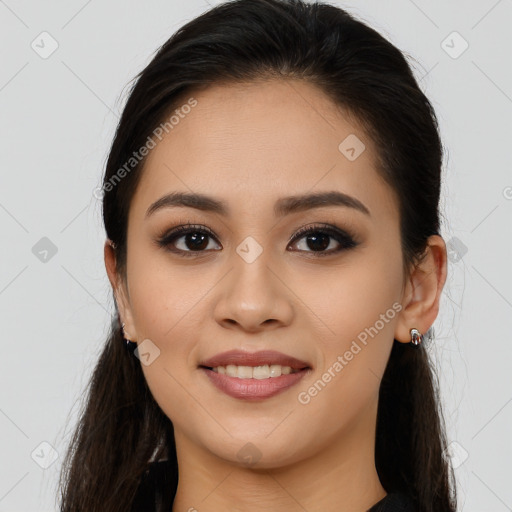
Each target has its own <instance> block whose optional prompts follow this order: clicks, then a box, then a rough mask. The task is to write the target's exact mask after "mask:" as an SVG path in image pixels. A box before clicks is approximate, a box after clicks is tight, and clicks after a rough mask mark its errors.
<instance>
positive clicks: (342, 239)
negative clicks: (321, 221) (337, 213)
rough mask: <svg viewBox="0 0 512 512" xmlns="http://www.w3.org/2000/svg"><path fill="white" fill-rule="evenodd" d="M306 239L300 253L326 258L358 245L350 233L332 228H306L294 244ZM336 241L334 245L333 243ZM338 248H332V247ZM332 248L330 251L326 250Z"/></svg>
mask: <svg viewBox="0 0 512 512" xmlns="http://www.w3.org/2000/svg"><path fill="white" fill-rule="evenodd" d="M302 239H305V242H304V243H303V244H302V248H299V249H298V250H299V251H304V252H312V253H314V254H315V255H316V256H324V255H329V254H334V253H338V252H340V251H342V250H346V249H351V248H353V247H355V246H356V245H357V243H356V242H355V240H354V238H353V237H352V236H351V235H349V234H348V233H346V232H344V231H342V230H340V229H338V228H333V227H331V226H313V227H306V228H303V229H301V230H299V232H298V233H297V234H296V235H295V237H294V239H293V242H295V241H296V240H302ZM333 239H334V243H333ZM336 243H337V244H338V246H337V247H334V248H332V247H331V246H332V245H334V246H336ZM329 247H331V249H330V250H328V251H327V250H326V249H328V248H329Z"/></svg>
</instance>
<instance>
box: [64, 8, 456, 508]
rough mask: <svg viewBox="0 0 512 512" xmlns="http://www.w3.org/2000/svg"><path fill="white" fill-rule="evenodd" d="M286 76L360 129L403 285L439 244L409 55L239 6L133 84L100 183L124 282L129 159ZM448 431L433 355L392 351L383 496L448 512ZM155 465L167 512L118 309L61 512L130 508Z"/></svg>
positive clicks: (165, 447)
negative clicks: (232, 99)
mask: <svg viewBox="0 0 512 512" xmlns="http://www.w3.org/2000/svg"><path fill="white" fill-rule="evenodd" d="M283 78H294V79H300V80H306V81H308V82H309V83H312V84H315V85H317V86H318V87H319V88H320V89H321V90H322V91H323V92H324V93H325V94H326V95H328V96H329V98H331V99H332V100H333V101H334V102H335V103H336V104H338V105H339V106H341V107H343V108H344V109H346V111H348V112H350V113H352V114H353V115H354V116H355V118H356V119H357V120H359V122H361V123H362V125H363V126H364V128H365V130H366V131H367V133H368V135H369V136H370V137H371V138H372V140H373V141H374V143H375V144H376V147H377V151H378V158H379V167H378V172H379V173H380V175H381V176H382V177H383V179H384V180H385V181H386V182H387V183H388V184H389V185H390V187H391V188H392V189H393V190H394V192H395V194H396V198H397V201H398V204H399V212H400V231H401V244H402V252H403V261H404V275H407V272H408V271H410V269H411V268H412V265H414V264H416V263H417V262H418V261H420V260H421V257H422V255H424V254H425V249H426V242H427V238H428V237H429V236H430V235H433V234H440V233H439V227H440V226H439V223H440V220H439V219H440V215H439V206H438V205H439V195H440V187H441V167H442V159H443V148H442V144H441V141H440V137H439V129H438V124H437V119H436V116H435V113H434V110H433V108H432V105H431V103H430V102H429V101H428V99H427V98H426V97H425V95H424V94H423V93H422V91H421V90H420V88H419V86H418V83H417V81H416V80H415V78H414V76H413V73H412V71H411V68H410V67H409V65H408V63H407V61H406V59H405V58H404V55H403V54H402V53H401V52H400V51H399V50H398V49H397V48H396V47H395V46H393V45H392V44H391V43H390V42H389V41H387V40H386V39H385V38H384V37H382V36H381V35H380V34H379V33H377V32H376V31H375V30H373V29H372V28H370V27H368V26H367V25H365V24H364V23H362V22H360V21H358V20H357V19H355V18H354V17H353V16H352V15H350V14H349V13H347V12H345V11H344V10H342V9H340V8H338V7H335V6H331V5H328V4H324V3H306V2H305V1H302V0H233V1H230V2H227V3H225V4H222V5H219V6H217V7H215V8H213V9H210V10H209V11H207V12H205V13H204V14H202V15H201V16H199V17H197V18H196V19H194V20H192V21H190V22H189V23H187V24H186V25H184V26H183V27H182V28H181V29H179V30H178V31H177V32H176V33H175V34H174V35H173V36H172V37H171V38H170V39H169V40H168V41H167V42H166V43H165V44H163V46H162V47H161V48H160V49H159V50H158V52H157V53H156V55H155V56H154V58H153V59H152V61H151V62H150V64H149V65H148V66H147V67H146V68H145V69H144V70H143V71H142V72H140V73H139V74H138V75H137V76H136V77H135V78H134V84H133V86H132V88H131V90H130V94H129V98H128V100H127V103H126V106H125V108H124V111H123V113H122V116H121V119H120V121H119V124H118V127H117V131H116V134H115V138H114V140H113V143H112V147H111V150H110V154H109V158H108V161H107V165H106V170H105V175H104V178H103V192H104V195H103V218H104V223H105V229H106V233H107V236H108V238H109V239H110V240H112V241H113V242H114V243H115V246H116V248H115V250H116V261H117V271H118V274H119V276H120V277H121V278H123V279H126V272H125V271H126V233H127V219H128V211H129V208H130V202H131V198H132V197H133V194H134V192H135V190H136V187H137V183H138V180H139V179H140V176H141V172H142V169H143V165H144V159H141V160H140V161H137V162H131V160H130V158H131V157H132V155H133V153H134V152H137V151H138V150H139V149H140V148H141V147H143V146H144V145H145V144H147V141H148V140H149V138H153V139H155V129H156V128H157V127H158V126H160V125H161V124H162V123H164V122H165V120H166V119H168V118H169V116H170V115H172V112H173V111H174V110H175V109H177V108H178V107H179V106H180V105H183V104H185V103H186V102H187V100H188V99H190V98H191V97H192V93H193V92H194V90H198V89H199V88H203V87H208V85H209V84H219V83H234V82H238V83H242V82H249V81H255V80H267V79H283ZM127 162H131V164H130V165H129V166H128V167H127V165H126V164H127ZM132 164H133V165H132ZM123 168H124V170H125V172H120V169H123ZM418 191H420V193H418ZM114 302H115V301H114ZM444 429H445V427H444V420H443V416H442V410H441V405H440V397H439V391H438V380H437V377H436V376H435V372H434V369H433V365H432V364H431V361H430V360H429V355H428V352H426V351H425V348H424V347H422V346H420V348H419V349H418V350H414V349H411V347H410V346H407V345H406V344H403V343H399V342H398V341H396V340H395V341H394V344H393V348H392V351H391V354H390V358H389V362H388V365H387V367H386V370H385V373H384V376H383V379H382V382H381V385H380V395H379V406H378V413H377V433H376V448H375V463H376V468H377V472H378V475H379V478H380V480H381V483H382V485H383V487H384V488H385V489H386V491H387V492H388V493H390V492H394V491H399V492H403V493H405V494H407V495H409V496H410V497H411V498H412V500H413V502H414V504H415V507H416V510H418V511H419V512H455V510H456V492H455V478H454V474H453V469H452V467H451V466H450V460H449V458H447V457H445V455H444V454H445V452H446V444H447V443H446V434H445V430H444ZM160 459H168V461H169V464H168V472H167V474H166V479H167V480H166V481H165V482H162V486H161V487H162V488H160V489H157V490H156V493H157V496H158V503H159V504H158V507H157V510H161V511H163V510H170V507H171V506H172V502H173V499H174V494H175V490H176V486H177V481H178V467H177V460H176V451H175V444H174V432H173V425H172V423H171V421H170V420H169V418H168V417H167V416H166V415H165V414H164V413H163V412H162V410H161V409H160V407H159V406H158V404H157V403H156V402H155V400H154V398H153V397H152V394H151V392H150V390H149V388H148V386H147V384H146V381H145V378H144V375H143V373H142V370H141V365H140V362H139V361H138V360H137V359H136V358H135V357H133V355H130V354H129V353H128V351H127V350H126V349H125V346H124V343H123V337H122V333H121V330H120V325H119V313H118V310H117V306H116V316H115V317H114V318H113V320H112V324H111V331H110V333H109V336H108V339H107V340H106V343H105V346H104V348H103V351H102V353H101V356H100V358H99V361H98V363H97V366H96V368H95V369H94V372H93V375H92V378H91V382H90V387H89V390H88V394H87V397H86V401H85V402H84V405H83V408H82V411H81V416H80V420H79V424H78V426H77V427H76V430H75V431H74V434H73V436H72V439H71V441H70V445H69V449H68V452H67V454H66V458H65V461H64V464H63V467H62V472H61V480H60V493H61V510H62V511H63V512H75V511H87V512H92V511H99V510H101V511H102V512H107V511H109V512H114V511H123V512H126V511H127V510H131V507H133V505H134V499H135V496H136V493H137V489H138V488H139V486H140V484H141V482H142V481H143V479H144V477H145V475H147V470H148V468H149V467H150V466H151V462H152V461H155V460H160Z"/></svg>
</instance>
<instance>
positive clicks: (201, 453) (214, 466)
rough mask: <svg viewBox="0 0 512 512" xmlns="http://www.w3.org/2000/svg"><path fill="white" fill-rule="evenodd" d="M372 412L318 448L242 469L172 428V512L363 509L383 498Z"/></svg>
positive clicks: (373, 407)
mask: <svg viewBox="0 0 512 512" xmlns="http://www.w3.org/2000/svg"><path fill="white" fill-rule="evenodd" d="M376 412H377V402H375V403H372V404H371V407H370V408H369V409H368V411H367V412H365V413H364V414H362V415H360V416H359V417H358V421H357V423H356V424H353V425H350V426H346V428H345V429H344V431H343V432H336V433H334V435H333V436H331V438H330V439H327V442H326V443H325V446H323V447H322V449H321V450H317V451H315V453H313V454H310V455H309V456H305V457H302V458H301V459H300V460H297V461H295V462H293V464H288V465H286V466H279V467H269V466H270V464H266V465H265V467H256V466H257V465H256V466H255V467H241V466H240V465H239V464H237V463H235V462H231V461H228V460H225V459H221V458H219V457H217V456H216V455H214V454H212V453H211V452H210V451H207V450H206V449H205V448H204V447H203V446H198V445H197V444H196V443H193V442H192V441H191V440H189V439H188V438H186V436H184V435H183V432H182V431H180V430H179V429H176V428H175V440H176V450H177V456H178V467H179V482H178V488H177V491H176V497H175V500H174V505H173V509H172V512H182V511H183V512H194V511H199V512H200V511H201V510H208V511H209V512H217V511H219V512H220V511H223V512H224V511H225V510H243V511H244V512H256V511H261V510H266V509H269V510H272V511H274V512H290V511H292V510H297V511H302V512H303V511H304V510H307V511H308V512H320V511H322V512H325V511H337V512H338V511H339V512H349V511H350V512H365V511H367V510H368V509H369V508H370V507H371V506H372V505H374V504H375V503H377V502H378V501H379V500H380V499H382V498H383V497H384V496H386V491H385V490H384V488H383V487H382V485H381V483H380V480H379V477H378V474H377V471H376V468H375V457H374V453H375V419H376ZM368 415H371V417H373V421H369V418H368ZM365 416H366V417H365Z"/></svg>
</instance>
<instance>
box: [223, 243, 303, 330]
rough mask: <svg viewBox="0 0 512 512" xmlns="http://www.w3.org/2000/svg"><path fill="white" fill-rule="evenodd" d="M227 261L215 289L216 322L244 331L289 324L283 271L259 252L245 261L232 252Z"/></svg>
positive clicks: (290, 310) (290, 304)
mask: <svg viewBox="0 0 512 512" xmlns="http://www.w3.org/2000/svg"><path fill="white" fill-rule="evenodd" d="M231 263H232V267H231V270H230V271H229V272H228V274H227V275H226V276H225V277H224V279H222V282H221V283H219V285H220V286H219V288H218V290H217V293H218V295H217V297H216V299H217V300H216V304H215V309H214V315H215V320H216V321H217V323H219V324H220V325H222V326H223V327H225V328H231V329H233V328H238V329H241V330H244V331H246V332H258V331H261V330H269V329H277V328H279V327H284V326H286V325H289V324H290V323H291V321H292V319H293V315H294V308H293V293H292V291H291V290H290V288H289V287H288V286H287V285H286V277H285V276H283V275H282V274H283V273H282V272H279V271H278V270H277V269H273V268H272V263H271V262H269V261H268V260H267V259H266V258H264V257H263V254H262V255H260V256H259V257H258V258H257V259H256V260H255V261H253V262H251V263H248V262H247V261H245V260H244V259H243V258H241V257H240V256H239V255H238V254H236V253H234V255H233V258H232V261H231ZM279 274H281V275H279Z"/></svg>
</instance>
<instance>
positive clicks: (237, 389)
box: [200, 367, 309, 400]
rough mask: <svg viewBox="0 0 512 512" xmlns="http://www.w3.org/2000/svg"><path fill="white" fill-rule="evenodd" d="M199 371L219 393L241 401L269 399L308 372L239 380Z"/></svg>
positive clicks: (212, 372) (202, 368)
mask: <svg viewBox="0 0 512 512" xmlns="http://www.w3.org/2000/svg"><path fill="white" fill-rule="evenodd" d="M200 369H201V370H202V371H203V372H204V373H206V375H207V377H208V378H209V379H210V382H211V383H212V384H213V385H214V386H216V387H217V388H218V389H219V390H220V391H222V392H224V393H226V395H229V396H232V397H233V398H239V399H241V400H261V399H264V398H270V397H271V396H274V395H277V394H278V393H281V392H282V391H285V390H286V389H289V388H291V387H292V386H294V385H295V384H297V383H298V382H299V381H300V380H301V379H302V378H303V377H304V376H305V375H306V373H308V371H309V369H308V368H306V369H304V370H300V371H299V372H296V373H289V374H288V375H281V376H280V377H269V378H268V379H239V378H238V377H229V376H228V375H226V374H222V373H217V372H214V371H213V370H210V369H208V368H204V367H201V368H200Z"/></svg>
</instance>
